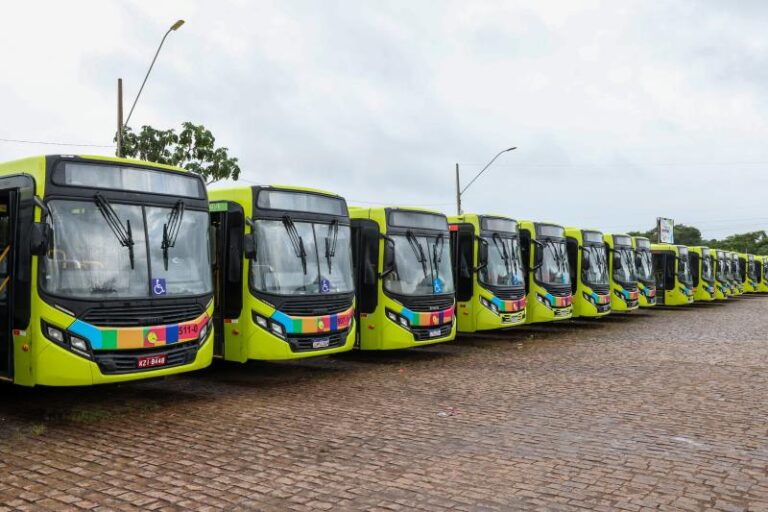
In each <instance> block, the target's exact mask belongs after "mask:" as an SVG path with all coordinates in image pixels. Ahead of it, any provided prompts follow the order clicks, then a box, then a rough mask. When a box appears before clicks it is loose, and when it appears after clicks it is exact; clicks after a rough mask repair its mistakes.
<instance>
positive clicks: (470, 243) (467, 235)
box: [456, 225, 475, 302]
mask: <svg viewBox="0 0 768 512" xmlns="http://www.w3.org/2000/svg"><path fill="white" fill-rule="evenodd" d="M473 231H474V230H473V229H472V227H471V226H463V225H462V226H459V231H458V233H457V240H458V251H457V257H458V259H459V266H458V272H457V274H458V276H457V286H456V300H457V301H461V302H466V301H468V300H471V299H472V294H473V292H474V279H473V278H474V272H473V270H474V267H475V258H474V254H473V253H474V245H475V237H474V234H473Z"/></svg>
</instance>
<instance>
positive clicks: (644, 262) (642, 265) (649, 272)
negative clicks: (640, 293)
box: [635, 250, 653, 283]
mask: <svg viewBox="0 0 768 512" xmlns="http://www.w3.org/2000/svg"><path fill="white" fill-rule="evenodd" d="M636 261H637V265H635V267H636V272H637V279H638V280H639V281H643V282H644V283H652V282H653V255H652V254H651V251H649V250H639V251H637V258H636Z"/></svg>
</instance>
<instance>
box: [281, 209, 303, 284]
mask: <svg viewBox="0 0 768 512" xmlns="http://www.w3.org/2000/svg"><path fill="white" fill-rule="evenodd" d="M283 226H285V231H286V232H287V233H288V239H289V240H290V241H291V245H293V251H294V252H295V253H296V257H297V258H299V259H301V268H302V270H304V275H307V252H306V251H305V250H304V240H302V238H301V237H300V236H299V231H298V230H297V229H296V224H294V223H293V219H292V218H291V217H290V216H289V215H284V216H283Z"/></svg>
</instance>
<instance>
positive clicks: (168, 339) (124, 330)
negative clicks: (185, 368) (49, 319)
mask: <svg viewBox="0 0 768 512" xmlns="http://www.w3.org/2000/svg"><path fill="white" fill-rule="evenodd" d="M206 322H208V313H203V314H202V315H200V316H199V317H197V318H195V319H194V320H190V321H189V322H183V323H180V324H171V325H153V326H149V327H119V328H114V327H97V326H95V325H91V324H89V323H87V322H83V321H82V320H75V321H74V322H73V323H72V325H70V326H69V331H70V332H72V333H73V334H76V335H77V336H80V337H82V338H85V339H87V340H88V341H89V342H90V344H91V348H92V349H93V350H121V349H131V348H151V347H159V346H163V345H173V344H174V343H183V342H185V341H192V340H196V339H197V337H198V334H199V333H200V329H202V328H203V326H204V325H205V323H206Z"/></svg>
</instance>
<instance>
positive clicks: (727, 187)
mask: <svg viewBox="0 0 768 512" xmlns="http://www.w3.org/2000/svg"><path fill="white" fill-rule="evenodd" d="M766 14H767V12H766V9H765V8H764V7H763V5H762V3H760V2H752V3H748V2H745V3H739V4H733V5H725V4H722V3H720V2H692V1H685V0H680V1H678V2H672V1H666V2H662V3H648V2H640V1H634V2H621V3H620V4H619V3H616V2H601V1H590V2H585V1H580V2H570V1H564V0H563V1H555V0H548V1H546V2H542V1H536V2H533V1H531V2H507V1H501V0H499V1H488V2H474V3H472V2H470V3H467V2H457V1H456V2H405V1H402V2H388V3H380V2H338V1H336V2H309V1H291V2H279V1H258V2H247V1H244V0H243V1H236V2H235V1H230V2H202V1H198V2H187V1H173V2H167V1H164V2H123V3H119V4H114V3H107V2H86V1H80V2H72V1H70V2H53V1H51V2H24V3H21V2H19V3H16V4H13V5H7V6H6V8H5V10H4V16H3V22H2V23H1V24H0V48H2V54H3V56H4V69H5V70H6V71H5V72H4V73H3V74H2V75H1V76H0V120H1V121H2V123H1V124H0V127H1V129H0V137H5V138H24V139H35V140H54V141H74V142H84V143H85V142H88V143H94V144H109V143H110V141H111V138H112V135H113V133H114V128H115V81H116V79H117V77H118V76H122V77H123V78H124V79H125V89H126V109H127V108H129V106H130V102H131V101H132V99H133V95H134V94H135V93H136V90H137V87H138V85H139V84H140V82H141V79H142V78H143V75H144V72H145V71H146V67H147V65H148V64H149V60H150V59H151V57H152V54H153V52H154V50H155V48H156V45H157V43H158V42H159V39H160V37H161V36H162V34H163V33H164V31H165V30H166V29H167V27H168V26H169V25H170V24H171V23H172V22H173V21H175V20H176V19H178V18H184V19H185V20H186V21H187V24H186V25H185V26H184V27H182V28H181V29H180V30H179V31H178V32H177V33H173V34H172V35H171V36H169V38H168V40H167V41H166V46H165V47H164V49H163V51H162V53H161V55H160V57H159V59H158V63H157V65H156V68H155V70H154V71H153V73H152V76H151V77H150V80H149V82H148V84H147V88H146V89H145V91H144V94H143V96H142V98H141V101H140V102H139V106H138V107H137V109H136V112H135V113H134V117H133V120H132V123H131V124H132V125H133V126H135V127H138V126H140V125H141V124H152V125H154V126H158V127H174V126H178V125H179V124H180V123H181V122H182V121H185V120H191V121H194V122H200V123H203V124H205V125H206V126H208V127H209V128H211V129H212V131H213V132H214V134H215V135H216V136H217V138H218V140H219V142H220V143H222V144H224V145H227V146H229V147H230V149H231V152H232V153H233V154H234V155H236V156H238V157H240V159H241V162H242V164H243V169H244V178H246V179H248V180H252V181H257V182H280V183H298V184H303V185H308V186H316V187H320V188H326V189H331V190H335V191H338V192H339V193H341V194H344V195H346V196H348V197H349V198H351V199H357V200H365V201H377V202H382V203H384V202H392V203H397V204H406V203H417V204H430V205H433V204H438V205H444V209H445V210H446V211H452V207H451V204H452V202H453V197H454V195H453V194H454V191H453V184H454V181H453V180H454V177H453V170H454V163H455V162H457V161H458V162H460V163H461V165H462V169H464V170H465V174H464V176H465V179H469V177H470V174H471V171H474V170H479V169H480V168H481V167H482V166H483V165H484V164H485V162H486V161H487V160H488V159H490V157H491V156H493V155H494V154H495V153H496V152H497V151H498V150H499V149H501V148H503V147H506V146H508V145H517V146H519V149H518V150H517V151H515V152H513V153H510V154H508V155H504V156H503V157H502V158H501V159H499V161H498V162H497V164H496V165H495V166H494V168H493V169H492V170H490V171H489V172H488V173H487V176H484V177H483V178H481V179H480V180H479V181H478V182H477V183H476V184H475V185H474V186H473V187H472V189H470V191H469V192H467V195H466V197H465V199H464V202H465V209H467V210H469V209H477V210H483V211H494V212H505V213H508V214H509V215H512V216H516V217H519V218H524V217H527V218H542V219H552V220H555V221H559V222H562V223H565V224H569V225H582V224H583V225H590V226H596V227H604V228H605V229H629V228H647V227H650V225H651V224H652V223H653V221H654V219H655V217H656V216H657V215H669V216H673V217H675V218H677V219H678V221H682V222H690V223H695V224H700V225H701V226H702V227H704V228H705V234H708V235H716V236H722V235H725V234H728V233H731V232H734V231H738V230H740V229H754V228H756V227H762V222H764V220H768V219H761V217H762V216H763V214H762V204H763V200H762V197H760V194H759V190H761V187H763V186H764V185H765V184H766V183H765V182H766V180H768V178H764V177H763V176H764V174H765V173H764V172H762V169H763V167H764V166H765V165H766V164H768V155H766V149H765V144H764V140H765V138H766V131H768V126H766V121H765V120H766V118H767V116H766V113H768V112H766V111H767V110H768V105H766V99H767V98H766V88H765V85H766V83H767V82H768V72H766V71H765V69H766V66H765V64H766V57H764V53H765V52H764V50H765V48H766V47H768V34H767V33H766V32H765V31H764V29H763V27H764V26H765V21H766V17H767V16H766ZM55 151H60V152H74V151H76V149H73V148H54V147H49V146H27V145H19V144H11V143H3V142H0V159H3V160H7V159H10V158H14V157H17V156H23V155H27V154H30V153H40V152H55ZM78 151H79V150H78ZM90 151H93V150H90ZM96 151H100V152H109V150H108V149H103V150H98V149H96ZM83 152H89V151H83Z"/></svg>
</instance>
